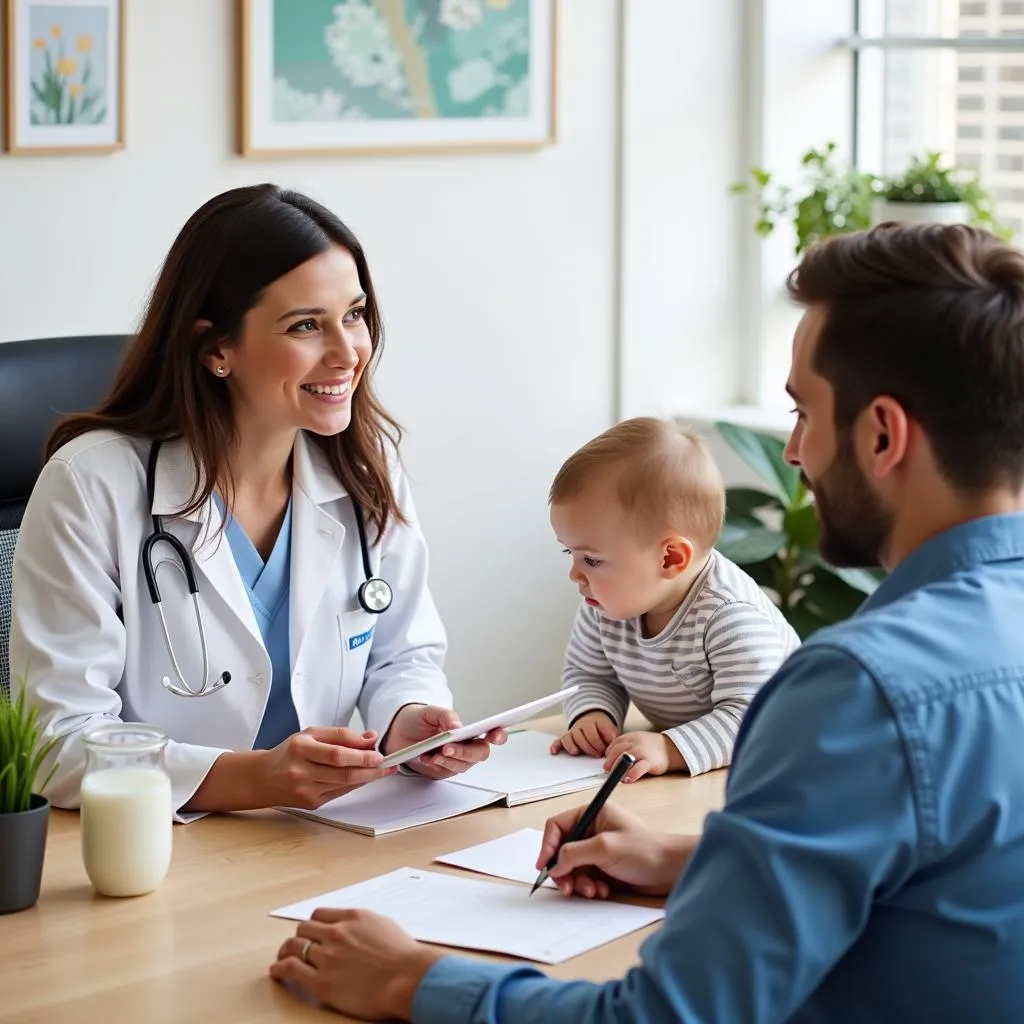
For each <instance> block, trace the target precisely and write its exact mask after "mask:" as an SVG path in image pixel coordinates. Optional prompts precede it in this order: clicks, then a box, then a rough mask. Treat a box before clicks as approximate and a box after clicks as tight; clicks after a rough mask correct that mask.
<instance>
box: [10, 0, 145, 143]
mask: <svg viewBox="0 0 1024 1024" xmlns="http://www.w3.org/2000/svg"><path fill="white" fill-rule="evenodd" d="M124 8H125V0H7V26H6V28H7V76H6V90H5V92H6V94H7V119H6V129H7V130H6V133H5V137H6V144H7V149H8V150H9V151H10V152H12V153H47V152H49V153H70V152H75V153H79V152H108V151H110V150H115V149H120V148H122V147H123V146H124V109H125V108H124V96H125V88H124V51H125V41H124V35H125V32H124V20H125V11H124Z"/></svg>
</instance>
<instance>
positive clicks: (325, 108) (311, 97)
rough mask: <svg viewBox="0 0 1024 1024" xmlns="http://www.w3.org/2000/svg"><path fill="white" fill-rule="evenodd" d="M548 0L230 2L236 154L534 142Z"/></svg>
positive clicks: (549, 66) (543, 109) (551, 80)
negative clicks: (235, 64)
mask: <svg viewBox="0 0 1024 1024" xmlns="http://www.w3.org/2000/svg"><path fill="white" fill-rule="evenodd" d="M556 8H557V0H303V2H302V4H301V5H298V4H295V3H294V0H236V18H237V25H236V33H237V44H238V125H237V128H238V151H239V153H241V154H242V155H243V156H250V157H252V156H257V157H265V156H273V157H281V156H289V155H295V156H306V157H309V156H315V155H318V154H350V155H356V154H365V155H379V154H390V153H409V152H428V151H435V152H436V151H444V152H460V151H481V150H516V149H537V148H540V147H543V146H546V145H550V144H552V143H554V141H555V138H556V106H557V97H556V85H557V76H556V68H557V59H556V29H557V9H556Z"/></svg>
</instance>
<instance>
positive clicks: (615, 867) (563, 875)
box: [537, 803, 700, 900]
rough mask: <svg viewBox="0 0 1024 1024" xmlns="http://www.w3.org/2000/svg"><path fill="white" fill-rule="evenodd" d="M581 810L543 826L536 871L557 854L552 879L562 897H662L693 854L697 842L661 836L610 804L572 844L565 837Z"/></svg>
mask: <svg viewBox="0 0 1024 1024" xmlns="http://www.w3.org/2000/svg"><path fill="white" fill-rule="evenodd" d="M585 810H586V807H577V808H576V809H575V810H572V811H564V812H563V813H562V814H558V815H556V816H555V817H553V818H549V819H548V822H547V824H546V825H545V826H544V838H543V840H542V841H541V849H540V854H539V856H538V857H537V870H538V871H539V870H540V869H541V868H542V867H544V865H545V864H546V863H547V862H548V859H549V858H550V857H551V855H552V854H553V853H554V852H555V851H556V850H558V861H557V863H556V864H555V866H554V867H553V868H552V869H551V879H552V881H553V882H554V883H555V884H556V885H557V886H558V888H559V889H561V890H562V892H563V893H564V894H565V895H566V896H571V895H573V894H574V893H575V894H576V895H578V896H585V897H587V898H588V899H594V898H596V899H601V900H603V899H607V898H608V894H609V893H610V892H611V890H612V889H627V890H630V891H632V892H637V893H641V894H642V895H644V896H665V895H667V894H668V892H669V891H670V890H671V888H672V886H673V885H675V882H676V879H677V878H678V877H679V876H680V875H681V874H682V871H683V868H685V867H686V865H687V863H688V862H689V860H690V857H691V856H692V855H693V851H694V850H695V849H696V848H697V842H698V840H699V838H700V837H699V836H687V835H677V834H675V833H670V832H662V831H660V830H658V829H653V828H650V827H649V826H647V825H646V824H644V822H643V821H642V820H641V819H640V818H638V817H637V816H636V815H635V814H631V813H630V812H629V811H626V810H623V808H621V807H619V806H617V805H616V804H613V803H607V804H605V805H604V807H603V808H602V809H601V811H600V813H599V814H598V816H597V820H596V821H595V822H594V824H593V826H592V827H591V830H590V831H591V835H590V837H589V838H586V839H580V840H579V841H578V842H575V843H568V844H567V845H564V846H563V845H562V844H563V843H564V842H565V837H566V836H567V835H568V834H569V833H570V832H571V831H572V829H573V826H574V825H575V824H576V822H577V821H579V819H580V817H581V816H582V815H583V812H584V811H585Z"/></svg>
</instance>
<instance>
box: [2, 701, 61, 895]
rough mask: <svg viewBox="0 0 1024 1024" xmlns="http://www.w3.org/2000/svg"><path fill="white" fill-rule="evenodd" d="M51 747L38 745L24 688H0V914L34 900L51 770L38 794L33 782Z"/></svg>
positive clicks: (36, 725)
mask: <svg viewBox="0 0 1024 1024" xmlns="http://www.w3.org/2000/svg"><path fill="white" fill-rule="evenodd" d="M55 742H56V739H55V738H54V739H50V740H48V741H46V742H45V743H41V742H40V727H39V716H38V712H37V709H36V708H34V707H30V706H29V704H28V703H27V702H26V699H25V687H24V685H22V686H21V687H19V689H18V695H17V697H14V698H12V697H11V696H10V694H9V693H8V692H7V691H6V690H4V689H0V914H10V913H13V912H14V911H16V910H24V909H25V908H26V907H31V906H32V905H33V904H34V903H35V902H36V900H37V899H39V884H40V881H41V879H42V874H43V855H44V853H45V850H46V830H47V824H48V821H49V814H50V802H49V800H47V799H46V797H44V796H43V795H42V791H43V790H44V789H45V788H46V785H47V783H48V782H49V781H50V778H51V776H52V775H53V769H51V771H50V774H49V775H47V777H46V779H45V781H44V782H43V783H42V785H41V786H40V787H39V790H38V792H34V791H33V783H34V782H35V779H36V776H37V775H38V773H39V769H40V767H41V766H42V764H43V761H44V760H45V759H46V757H47V755H48V754H49V753H50V750H51V748H52V747H53V744H54V743H55ZM54 768H56V765H55V766H54Z"/></svg>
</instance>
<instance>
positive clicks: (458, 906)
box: [271, 868, 665, 964]
mask: <svg viewBox="0 0 1024 1024" xmlns="http://www.w3.org/2000/svg"><path fill="white" fill-rule="evenodd" d="M529 891H530V890H529V889H527V888H526V887H525V886H521V885H508V884H506V883H504V882H485V881H479V880H477V879H470V878H455V877H453V876H451V875H443V874H440V873H438V872H436V871H423V870H420V869H416V868H399V869H398V870H397V871H392V872H390V873H389V874H386V875H381V876H380V877H379V878H371V879H370V880H369V881H366V882H360V883H359V884H358V885H351V886H348V887H347V888H345V889H337V890H336V891H334V892H329V893H325V894H324V895H323V896H316V897H314V898H313V899H311V900H304V901H303V902H301V903H294V904H292V905H291V906H287V907H282V908H281V909H280V910H274V911H271V915H272V916H273V917H284V918H289V919H291V920H295V921H305V920H308V918H309V917H310V916H311V915H312V913H313V911H314V910H316V909H317V907H333V908H339V909H356V908H362V909H367V910H373V911H376V912H377V913H379V914H385V915H386V916H388V917H390V918H392V919H393V920H395V921H396V922H397V923H398V924H399V925H401V926H402V927H403V928H404V929H405V930H406V931H407V932H408V933H409V934H410V935H412V937H413V938H415V939H419V940H420V941H421V942H434V943H437V944H438V945H441V946H456V947H461V948H463V949H479V950H485V951H487V952H491V953H506V954H508V955H510V956H517V957H522V958H523V959H525V960H536V961H538V962H540V963H546V964H557V963H561V962H562V961H563V960H568V959H570V958H571V957H574V956H579V954H580V953H585V952H587V950H590V949H595V948H596V947H598V946H602V945H604V944H605V943H606V942H612V941H613V940H615V939H618V938H621V937H622V936H623V935H628V934H629V933H630V932H633V931H636V930H637V929H639V928H644V927H646V926H647V925H649V924H653V923H654V922H655V921H660V920H661V919H662V918H663V917H664V916H665V912H664V911H663V910H651V909H648V908H647V907H632V906H627V905H626V904H623V903H609V902H607V901H605V900H587V899H583V898H582V897H570V898H568V899H567V898H566V897H564V896H562V895H561V894H559V893H557V892H551V891H550V890H548V889H541V890H538V891H537V892H536V893H535V894H534V895H533V896H532V897H529V896H528V893H529Z"/></svg>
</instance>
